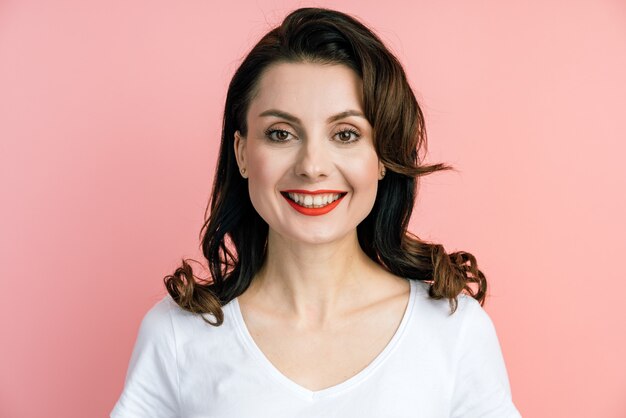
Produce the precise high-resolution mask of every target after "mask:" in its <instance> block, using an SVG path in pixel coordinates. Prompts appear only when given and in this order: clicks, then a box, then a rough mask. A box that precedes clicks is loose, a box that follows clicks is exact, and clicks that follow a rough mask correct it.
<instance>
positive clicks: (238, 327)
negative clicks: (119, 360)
mask: <svg viewBox="0 0 626 418" xmlns="http://www.w3.org/2000/svg"><path fill="white" fill-rule="evenodd" d="M410 283H411V294H410V299H409V304H408V306H407V309H406V311H405V313H404V316H403V318H402V320H401V322H400V325H399V327H398V329H397V330H396V332H395V334H394V335H393V337H392V339H391V340H390V342H389V343H388V344H387V346H386V347H385V348H384V349H383V351H382V352H381V353H380V354H379V355H378V356H377V357H376V358H375V359H374V360H373V361H372V362H371V363H370V364H369V365H368V366H367V367H366V368H365V369H363V370H361V371H360V372H359V373H358V374H356V375H355V376H353V377H351V378H349V379H348V380H346V381H344V382H342V383H339V384H337V385H335V386H332V387H329V388H326V389H322V390H317V391H311V390H308V389H306V388H304V387H302V386H300V385H298V384H297V383H295V382H294V381H292V380H290V379H289V378H287V377H286V376H285V375H283V374H282V373H281V372H280V371H279V370H278V369H277V368H275V367H274V366H273V365H272V363H270V361H269V360H268V359H267V357H265V355H264V354H263V352H262V351H261V350H260V349H259V347H258V346H257V345H256V344H255V342H254V340H253V339H252V336H251V335H250V333H249V331H248V329H247V328H246V325H245V322H244V320H243V317H242V315H241V311H240V309H239V304H238V300H237V299H233V300H232V301H230V302H229V303H228V304H226V305H224V306H223V310H224V323H223V324H222V325H221V326H219V327H214V326H212V325H209V324H207V323H206V322H204V320H203V319H202V318H200V317H199V316H197V315H195V314H192V313H189V312H187V311H184V310H182V309H181V308H180V307H179V306H178V305H177V304H176V303H175V302H174V301H173V300H172V298H171V297H170V296H169V295H166V296H165V297H164V298H163V299H162V300H161V301H159V302H158V303H156V304H155V305H154V307H152V309H150V310H149V311H148V312H147V313H146V315H145V317H144V318H143V321H142V322H141V326H140V328H139V333H138V336H137V341H136V343H135V347H134V349H133V353H132V356H131V359H130V364H129V367H128V372H127V375H126V381H125V385H124V390H123V392H122V394H121V396H120V398H119V400H118V401H117V403H116V405H115V407H114V409H113V411H112V412H111V415H110V416H111V418H139V417H141V418H148V417H149V418H165V417H185V418H209V417H211V418H214V417H220V418H225V417H228V418H247V417H251V418H252V417H254V418H263V417H272V418H282V417H284V418H309V417H311V418H312V417H315V418H333V417H337V418H339V417H341V418H351V417H355V418H356V417H358V418H368V417H372V418H374V417H375V418H381V417H384V418H393V417H398V418H400V417H402V418H405V417H406V418H408V417H416V418H417V417H425V418H438V417H446V418H449V417H463V418H472V417H494V418H496V417H497V418H509V417H520V416H521V415H520V414H519V412H518V410H517V409H516V407H515V406H514V404H513V402H512V399H511V390H510V387H509V381H508V375H507V372H506V368H505V364H504V359H503V357H502V352H501V349H500V345H499V342H498V338H497V336H496V331H495V329H494V326H493V323H492V321H491V319H490V318H489V316H488V315H487V313H486V312H485V311H484V310H483V308H482V307H481V306H480V304H479V303H478V302H477V301H476V300H475V299H473V298H472V297H470V296H467V295H464V294H462V295H460V296H459V298H458V300H459V305H458V309H457V311H456V312H455V313H454V314H453V315H449V305H448V301H447V299H440V300H434V299H431V298H429V297H428V293H427V288H428V285H427V284H426V283H424V282H421V281H415V280H410ZM205 315H206V316H205V318H207V319H208V320H210V321H211V322H213V321H214V317H213V316H212V315H210V314H205Z"/></svg>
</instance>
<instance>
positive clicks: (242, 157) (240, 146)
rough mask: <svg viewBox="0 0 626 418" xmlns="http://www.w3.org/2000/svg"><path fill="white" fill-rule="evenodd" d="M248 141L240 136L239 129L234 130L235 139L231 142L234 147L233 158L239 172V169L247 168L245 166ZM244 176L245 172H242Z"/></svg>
mask: <svg viewBox="0 0 626 418" xmlns="http://www.w3.org/2000/svg"><path fill="white" fill-rule="evenodd" d="M247 142H248V141H246V138H245V137H243V136H241V133H240V132H239V131H235V141H234V143H233V146H234V148H235V158H236V159H237V165H238V166H239V172H241V169H242V168H244V169H247V167H246V163H247V161H246V144H247ZM243 176H244V177H247V176H246V175H245V174H243Z"/></svg>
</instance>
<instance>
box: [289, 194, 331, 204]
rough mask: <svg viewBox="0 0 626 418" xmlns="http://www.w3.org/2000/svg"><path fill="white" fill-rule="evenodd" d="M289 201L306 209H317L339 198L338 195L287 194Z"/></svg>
mask: <svg viewBox="0 0 626 418" xmlns="http://www.w3.org/2000/svg"><path fill="white" fill-rule="evenodd" d="M287 194H288V195H289V198H291V200H293V201H295V202H296V203H298V204H299V205H301V206H305V207H308V208H319V207H322V206H326V205H328V204H329V203H332V202H334V201H335V200H337V199H339V197H340V196H341V195H340V194H338V193H326V194H318V195H310V194H299V193H287Z"/></svg>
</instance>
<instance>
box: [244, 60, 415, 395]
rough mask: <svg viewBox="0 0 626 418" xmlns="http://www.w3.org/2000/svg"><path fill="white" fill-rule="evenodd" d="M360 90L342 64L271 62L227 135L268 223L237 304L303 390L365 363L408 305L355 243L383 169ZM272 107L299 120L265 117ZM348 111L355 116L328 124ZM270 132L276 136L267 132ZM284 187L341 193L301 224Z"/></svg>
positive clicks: (402, 286) (399, 288)
mask: <svg viewBox="0 0 626 418" xmlns="http://www.w3.org/2000/svg"><path fill="white" fill-rule="evenodd" d="M360 92H361V80H360V79H359V77H358V75H357V74H356V73H354V72H353V71H352V70H351V69H350V68H348V67H346V66H343V65H321V64H312V63H281V64H278V65H275V66H273V67H270V69H269V70H267V71H266V72H265V74H264V75H263V76H262V77H261V81H260V87H259V92H258V94H257V95H256V96H255V98H254V99H253V100H252V102H251V104H250V108H249V110H248V116H247V122H248V132H247V136H246V137H243V136H242V135H241V133H240V132H239V131H237V132H236V133H235V138H234V139H235V141H234V142H235V143H234V147H235V153H236V157H237V163H238V165H239V167H240V168H245V169H246V171H245V172H246V176H247V178H248V188H249V191H250V198H251V201H252V203H253V205H254V207H255V209H256V210H257V212H258V213H259V215H260V216H261V217H262V218H263V219H264V220H265V221H266V222H267V223H268V225H269V233H268V245H267V257H266V259H265V263H264V265H263V267H262V269H261V270H260V271H259V272H258V274H257V275H256V276H255V277H254V279H253V281H252V283H251V285H250V287H249V288H248V289H247V290H246V291H245V292H244V293H243V294H242V295H240V296H239V299H238V301H239V306H240V308H241V312H242V315H243V318H244V321H245V323H246V326H247V328H248V330H249V331H250V334H251V335H252V337H253V339H254V341H255V342H256V344H257V346H258V347H259V348H260V349H261V351H262V352H263V353H264V354H265V356H266V357H267V359H268V360H269V361H270V362H271V363H272V364H273V365H274V366H275V367H276V368H277V369H278V370H279V371H280V372H281V373H282V374H283V375H285V376H286V377H287V378H289V379H291V380H292V381H293V382H295V383H296V384H298V385H300V386H302V387H304V388H307V389H309V390H312V391H317V390H321V389H324V388H328V387H331V386H335V385H337V384H339V383H342V382H344V381H345V380H347V379H349V378H350V377H352V376H354V375H356V374H358V373H359V372H360V371H361V370H363V369H364V368H365V367H366V366H367V365H368V364H369V363H371V362H372V360H374V359H375V358H376V357H377V356H378V354H380V352H381V351H382V350H383V349H384V348H385V347H386V346H387V344H388V343H389V341H390V340H391V338H392V336H393V335H394V333H395V332H396V330H397V328H398V326H399V324H400V321H401V319H402V317H403V314H404V311H405V309H406V307H407V302H408V298H409V282H408V281H407V280H406V279H405V278H401V277H397V276H395V275H393V274H391V273H390V272H388V271H387V270H386V269H384V268H383V267H382V266H380V265H379V264H377V263H375V262H373V261H372V260H371V259H369V257H367V255H366V254H365V253H364V252H363V250H362V249H361V247H360V245H359V242H358V238H357V231H356V227H357V225H358V224H359V223H360V222H361V221H362V220H363V219H364V218H365V217H366V216H367V214H368V213H369V212H370V211H371V208H372V206H373V204H374V200H375V198H376V193H377V187H378V182H379V180H380V179H382V174H381V172H382V170H383V169H384V167H383V165H382V163H381V162H380V161H379V159H378V157H377V154H376V151H375V148H374V142H373V138H372V127H371V126H370V124H369V122H368V121H367V119H365V117H364V116H363V115H360V116H359V115H358V113H363V107H362V97H361V93H360ZM274 109H277V110H279V111H281V112H283V113H284V112H288V113H289V114H291V115H293V116H295V117H297V118H298V119H299V121H296V120H295V119H293V118H291V117H289V118H285V117H283V116H280V115H279V116H277V115H275V114H274V115H270V116H267V112H268V111H269V110H274ZM346 110H351V111H354V112H352V114H350V115H348V116H344V117H341V118H333V116H335V115H339V114H341V113H342V112H345V111H346ZM263 113H265V114H266V115H262V114H263ZM274 113H277V112H274ZM271 129H277V130H279V131H280V132H278V133H277V132H276V131H275V133H273V134H268V132H269V130H271ZM346 129H353V130H356V131H358V135H357V134H350V133H349V132H348V133H346V132H345V131H346ZM278 140H280V141H278ZM348 140H349V141H348ZM344 141H346V142H344ZM293 189H297V190H305V191H311V192H312V191H315V190H337V191H341V192H345V193H346V195H345V196H344V197H343V199H342V201H341V202H340V204H339V205H337V206H336V208H334V209H333V210H332V211H330V212H328V213H325V214H323V215H321V216H307V215H304V214H302V213H299V212H298V211H296V210H294V208H293V207H292V206H291V205H290V204H289V203H288V202H287V200H286V199H285V197H284V196H283V195H281V192H283V191H284V190H293Z"/></svg>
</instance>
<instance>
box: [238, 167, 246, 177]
mask: <svg viewBox="0 0 626 418" xmlns="http://www.w3.org/2000/svg"><path fill="white" fill-rule="evenodd" d="M239 171H241V174H242V175H244V174H246V169H245V168H242V169H241V170H239ZM244 177H245V176H244Z"/></svg>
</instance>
